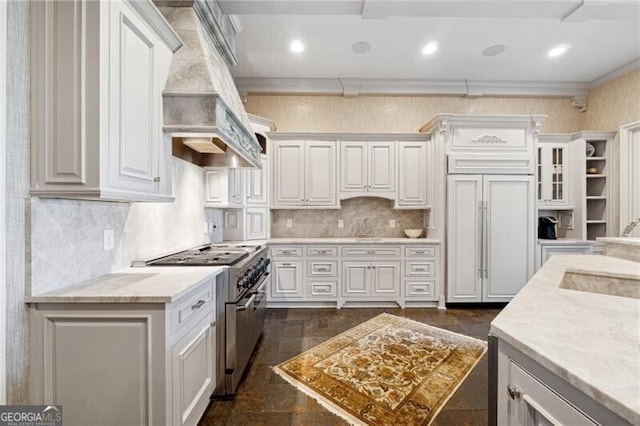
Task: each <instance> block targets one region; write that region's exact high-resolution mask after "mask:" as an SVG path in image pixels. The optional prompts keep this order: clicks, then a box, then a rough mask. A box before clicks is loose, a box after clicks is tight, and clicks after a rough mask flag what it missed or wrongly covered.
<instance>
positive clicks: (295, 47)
mask: <svg viewBox="0 0 640 426" xmlns="http://www.w3.org/2000/svg"><path fill="white" fill-rule="evenodd" d="M289 49H291V51H292V52H295V53H300V52H304V44H302V42H301V41H300V40H293V41H292V42H291V44H290V45H289Z"/></svg>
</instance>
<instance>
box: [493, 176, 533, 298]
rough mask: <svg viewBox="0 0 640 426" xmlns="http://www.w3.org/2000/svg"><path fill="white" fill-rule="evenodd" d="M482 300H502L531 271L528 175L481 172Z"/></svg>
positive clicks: (530, 185)
mask: <svg viewBox="0 0 640 426" xmlns="http://www.w3.org/2000/svg"><path fill="white" fill-rule="evenodd" d="M483 195H484V199H485V203H486V204H485V205H486V210H485V214H484V234H485V238H484V243H485V244H486V246H485V250H484V257H485V259H484V268H485V271H486V272H485V282H484V284H483V291H482V293H483V301H485V302H505V301H509V300H511V298H512V297H513V296H514V295H515V294H516V293H517V292H518V291H519V290H520V289H521V288H522V286H524V285H525V284H526V282H527V281H528V280H529V278H530V277H531V275H532V274H533V262H534V259H535V252H534V250H535V240H534V219H533V218H534V216H535V212H534V208H533V207H534V204H533V200H534V194H533V177H532V176H526V175H523V176H505V175H503V176H484V189H483Z"/></svg>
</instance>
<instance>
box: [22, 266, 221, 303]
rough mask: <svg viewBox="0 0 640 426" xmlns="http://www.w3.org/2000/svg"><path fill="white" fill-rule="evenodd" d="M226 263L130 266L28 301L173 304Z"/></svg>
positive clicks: (216, 273) (39, 295) (216, 272)
mask: <svg viewBox="0 0 640 426" xmlns="http://www.w3.org/2000/svg"><path fill="white" fill-rule="evenodd" d="M226 268H227V267H226V266H153V267H147V268H127V269H122V270H120V271H116V272H113V273H111V274H107V275H103V276H101V277H98V278H94V279H92V280H88V281H83V282H81V283H78V284H74V285H70V286H67V287H64V288H61V289H59V290H54V291H50V292H47V293H43V294H38V295H35V296H30V297H27V298H26V299H25V301H26V302H27V303H171V302H174V301H176V300H178V299H179V298H180V297H182V296H183V295H185V294H186V293H188V292H189V291H190V290H191V289H193V288H194V287H196V286H197V285H199V284H201V283H203V282H204V281H206V280H208V279H211V278H213V277H215V276H216V275H218V274H220V273H221V272H222V271H224V270H225V269H226Z"/></svg>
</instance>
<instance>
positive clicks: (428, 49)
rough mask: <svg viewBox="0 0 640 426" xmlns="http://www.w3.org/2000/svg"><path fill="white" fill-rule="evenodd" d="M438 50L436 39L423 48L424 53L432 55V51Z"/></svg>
mask: <svg viewBox="0 0 640 426" xmlns="http://www.w3.org/2000/svg"><path fill="white" fill-rule="evenodd" d="M436 50H438V43H436V42H435V41H432V42H429V43H427V44H426V45H425V46H424V47H423V48H422V54H424V55H431V54H432V53H435V52H436Z"/></svg>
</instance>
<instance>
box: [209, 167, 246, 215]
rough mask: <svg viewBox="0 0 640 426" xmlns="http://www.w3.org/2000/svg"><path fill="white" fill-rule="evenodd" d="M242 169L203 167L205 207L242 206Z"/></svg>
mask: <svg viewBox="0 0 640 426" xmlns="http://www.w3.org/2000/svg"><path fill="white" fill-rule="evenodd" d="M244 172H245V170H244V169H231V168H227V167H205V168H204V188H205V189H204V194H205V199H204V204H205V206H206V207H217V208H222V207H243V206H244Z"/></svg>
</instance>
